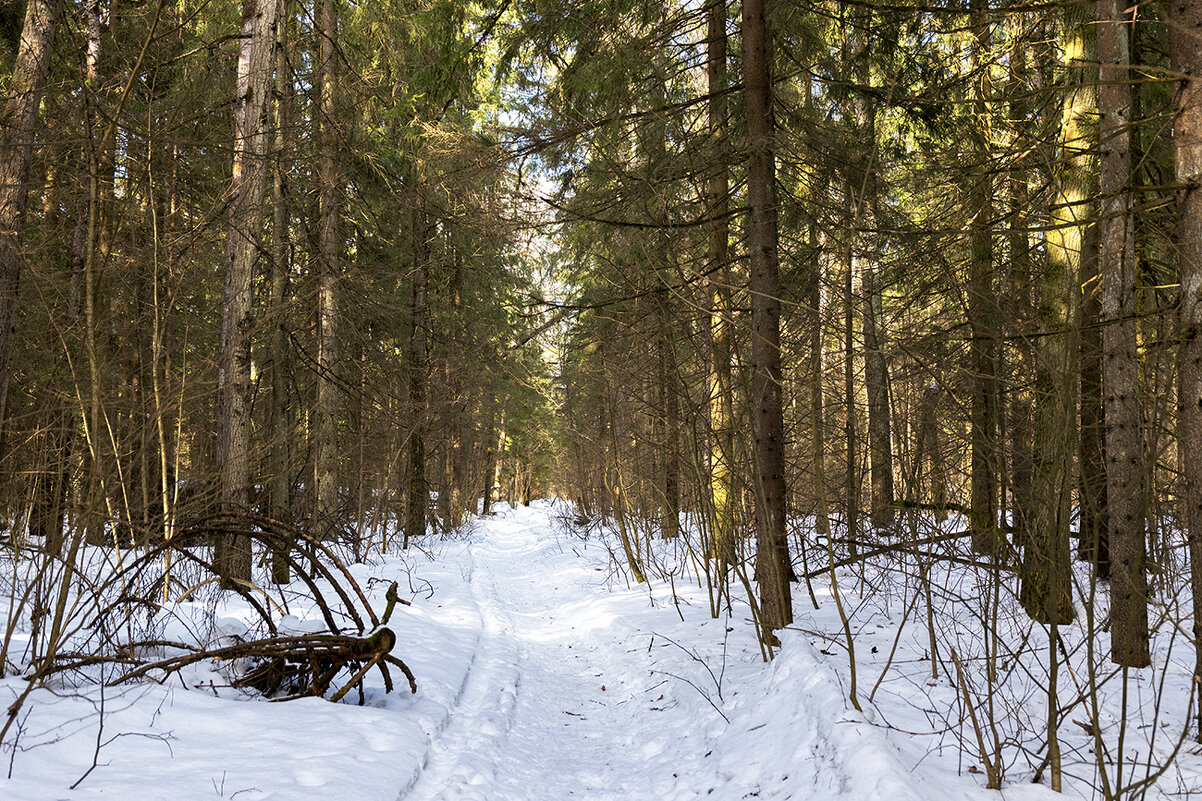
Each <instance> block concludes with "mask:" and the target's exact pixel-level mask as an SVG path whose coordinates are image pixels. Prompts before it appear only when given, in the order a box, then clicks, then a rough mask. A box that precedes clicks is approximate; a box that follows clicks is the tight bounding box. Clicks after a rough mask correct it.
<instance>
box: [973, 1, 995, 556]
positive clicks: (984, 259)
mask: <svg viewBox="0 0 1202 801" xmlns="http://www.w3.org/2000/svg"><path fill="white" fill-rule="evenodd" d="M971 16H972V31H973V40H972V66H973V81H972V105H973V114H974V116H975V118H976V124H975V126H974V130H973V133H974V138H975V140H976V141H975V142H974V148H975V150H976V153H975V155H976V158H977V160H978V163H979V164H980V171H979V172H978V173H977V174H976V175H974V176H973V179H974V181H975V184H974V187H973V191H972V200H971V203H972V215H973V216H972V222H971V223H970V226H969V228H970V233H969V239H970V242H969V245H970V254H971V255H970V261H969V271H968V272H969V274H968V323H969V329H970V330H971V332H972V340H971V343H970V346H969V350H970V356H969V361H970V363H971V365H972V371H973V381H972V385H973V388H972V402H971V404H972V405H971V410H970V416H971V418H972V479H971V481H972V492H971V501H970V508H971V510H972V514H971V516H970V520H969V526H970V528H971V531H972V549H973V551H975V552H976V553H981V554H991V553H995V552H996V551H997V548H998V545H999V542H998V531H997V495H998V492H997V485H998V472H999V471H998V460H997V455H998V447H997V430H998V425H997V347H996V341H997V340H996V331H995V323H994V319H995V314H994V312H993V307H994V304H995V303H996V293H995V291H994V288H993V225H992V220H991V218H992V217H993V177H992V165H991V163H990V158H991V155H992V154H991V150H990V141H991V132H990V128H991V126H990V121H989V116H990V113H991V112H990V107H989V97H990V95H991V94H992V90H991V85H990V80H989V59H990V38H991V37H990V30H989V29H990V24H989V10H988V7H987V6H986V2H985V0H973V2H972V15H971Z"/></svg>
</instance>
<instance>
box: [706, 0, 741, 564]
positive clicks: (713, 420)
mask: <svg viewBox="0 0 1202 801" xmlns="http://www.w3.org/2000/svg"><path fill="white" fill-rule="evenodd" d="M707 23H708V38H707V42H708V53H707V64H706V80H707V89H708V91H709V103H708V109H707V112H708V115H709V130H710V136H711V138H712V140H713V141H712V145H713V148H714V151H715V159H714V168H713V170H714V171H713V173H712V174H711V175H710V179H709V184H708V187H707V189H708V195H709V196H708V198H707V204H708V206H709V214H710V220H711V222H710V230H709V245H708V253H707V257H708V258H707V275H708V285H709V326H710V340H711V345H710V375H709V464H710V477H709V495H710V504H711V506H712V507H713V521H712V522H711V524H710V531H711V536H712V537H713V553H712V556H713V557H714V558H715V559H717V561H718V571H719V573H720V574H721V575H722V576H725V575H726V571H727V569H728V568H729V566H730V565H732V564H734V561H735V541H734V498H733V497H732V496H731V457H732V456H733V454H734V441H733V436H732V430H731V426H732V424H733V419H734V389H733V384H732V381H731V370H730V355H731V328H730V315H731V299H730V252H729V251H730V224H729V222H728V220H727V213H728V207H729V204H728V202H727V194H728V192H729V185H730V170H729V168H728V167H727V161H726V158H725V151H726V145H727V139H726V130H727V120H726V113H727V103H726V94H725V93H726V90H727V69H726V2H725V0H715V2H713V3H711V4H710V7H709V13H708V19H707Z"/></svg>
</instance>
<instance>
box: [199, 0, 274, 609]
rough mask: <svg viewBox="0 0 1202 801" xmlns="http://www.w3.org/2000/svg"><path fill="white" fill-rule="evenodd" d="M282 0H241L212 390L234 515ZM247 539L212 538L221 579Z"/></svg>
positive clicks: (223, 502) (245, 462) (246, 455)
mask: <svg viewBox="0 0 1202 801" xmlns="http://www.w3.org/2000/svg"><path fill="white" fill-rule="evenodd" d="M278 14H279V0H257V2H256V0H246V2H245V3H244V4H243V7H242V15H243V16H242V43H241V45H240V48H239V53H238V75H237V84H236V89H237V94H236V96H235V98H234V103H235V106H234V169H233V185H232V187H231V189H230V203H229V223H228V228H227V232H226V241H225V290H224V295H223V297H224V302H225V305H224V307H223V310H222V318H221V361H220V363H219V365H218V373H217V392H218V401H219V403H220V407H219V411H218V421H217V437H218V439H217V463H218V464H219V465H220V467H221V484H220V487H219V495H218V502H219V504H220V507H221V511H222V512H225V513H238V512H243V511H245V510H246V508H247V506H248V505H249V501H250V495H249V491H250V481H251V478H250V423H251V421H250V393H251V360H250V339H251V328H252V325H251V324H252V312H253V310H252V308H251V297H252V289H253V281H254V262H255V254H256V253H257V252H258V245H259V240H260V239H261V234H262V220H263V192H264V183H265V177H266V167H267V160H266V155H267V130H266V126H265V125H264V124H263V123H264V120H263V112H264V109H265V107H266V103H267V97H268V94H269V89H270V86H271V75H272V67H273V59H272V51H273V49H274V47H275V23H276V17H277V16H278ZM250 559H251V554H250V539H249V538H248V537H246V536H245V535H235V534H228V535H224V536H223V537H221V538H219V539H218V541H217V547H216V552H215V554H214V563H215V565H216V567H217V570H218V572H219V574H220V575H221V576H222V580H223V582H224V583H225V584H227V585H229V584H232V583H235V582H243V581H250V578H251V569H250V568H251V565H250Z"/></svg>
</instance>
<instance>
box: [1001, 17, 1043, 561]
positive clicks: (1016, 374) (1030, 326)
mask: <svg viewBox="0 0 1202 801" xmlns="http://www.w3.org/2000/svg"><path fill="white" fill-rule="evenodd" d="M1025 25H1026V15H1025V14H1014V15H1011V16H1010V19H1009V28H1010V30H1009V31H1008V33H1009V35H1010V38H1011V41H1013V42H1014V45H1013V47H1012V49H1011V51H1010V76H1009V91H1008V92H1007V95H1008V96H1009V97H1010V98H1011V99H1010V103H1009V106H1010V109H1009V111H1010V114H1009V116H1010V119H1011V120H1012V121H1013V122H1012V123H1011V125H1012V130H1011V132H1010V144H1011V149H1012V150H1013V149H1017V145H1018V144H1019V143H1021V142H1023V141H1024V140H1025V139H1026V138H1027V134H1028V132H1027V130H1026V128H1027V126H1028V125H1029V122H1028V117H1029V114H1030V111H1029V103H1028V102H1027V101H1026V94H1027V80H1028V75H1027V59H1026V56H1027V47H1026V44H1025V42H1023V41H1022V32H1023V31H1024V30H1025ZM1028 171H1029V164H1028V162H1027V159H1025V158H1021V157H1020V158H1018V159H1016V160H1015V161H1014V162H1013V163H1012V166H1011V169H1010V174H1009V175H1008V176H1007V179H1008V183H1009V191H1008V198H1007V202H1008V208H1007V211H1008V212H1009V215H1008V216H1009V218H1010V233H1009V235H1008V236H1007V245H1008V250H1009V256H1010V262H1009V265H1008V269H1009V274H1008V276H1007V284H1006V290H1007V291H1006V303H1007V305H1006V306H1004V308H1006V309H1007V313H1008V314H1007V316H1008V317H1009V319H1010V320H1011V321H1012V322H1011V326H1012V328H1011V329H1010V330H1012V331H1017V332H1018V333H1019V334H1020V336H1018V337H1016V338H1015V346H1014V351H1013V357H1012V361H1011V367H1010V377H1009V380H1008V382H1007V384H1006V392H1005V397H1006V398H1007V400H1008V403H1007V407H1008V408H1007V414H1006V420H1007V429H1008V435H1009V439H1008V444H1009V448H1008V450H1009V464H1008V467H1009V471H1008V472H1009V476H1010V482H1009V483H1010V503H1009V510H1010V517H1011V520H1012V521H1013V524H1014V529H1015V535H1014V539H1015V543H1016V544H1022V543H1023V542H1025V541H1026V540H1027V538H1028V534H1027V529H1028V519H1027V518H1028V514H1029V512H1030V509H1031V470H1032V466H1031V465H1032V462H1031V435H1032V431H1033V425H1032V422H1031V421H1032V415H1033V414H1034V409H1033V408H1032V404H1031V395H1030V392H1029V391H1028V390H1027V389H1026V388H1025V387H1026V386H1027V385H1028V384H1031V383H1032V379H1031V376H1032V374H1033V371H1034V364H1035V351H1034V347H1033V343H1034V340H1033V339H1032V338H1030V337H1023V336H1022V334H1024V333H1030V332H1031V331H1033V330H1034V329H1035V327H1036V322H1035V320H1034V313H1033V311H1032V303H1031V290H1032V279H1031V251H1032V245H1031V234H1030V233H1029V232H1028V230H1027V229H1028V226H1029V222H1028V220H1029V211H1028V209H1029V206H1030V201H1029V191H1028V187H1027V181H1028Z"/></svg>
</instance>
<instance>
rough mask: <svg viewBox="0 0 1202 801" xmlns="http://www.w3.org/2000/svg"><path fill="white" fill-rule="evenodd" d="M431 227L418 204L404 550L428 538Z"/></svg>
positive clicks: (414, 236) (412, 313) (414, 241)
mask: <svg viewBox="0 0 1202 801" xmlns="http://www.w3.org/2000/svg"><path fill="white" fill-rule="evenodd" d="M429 236H430V229H429V223H428V222H427V220H426V211H425V208H424V203H423V201H421V200H420V199H419V200H418V208H416V209H414V212H413V294H412V302H411V304H410V309H409V311H410V321H411V327H410V330H409V353H408V368H409V405H410V411H411V413H412V415H413V418H412V419H413V426H412V430H411V431H410V433H409V498H408V503H407V507H406V514H405V540H404V547H406V548H408V547H409V541H410V540H411V539H414V538H417V537H424V536H425V534H426V507H427V506H428V505H429V498H430V493H429V490H428V489H427V486H426V377H427V374H428V371H429V365H428V364H427V363H426V362H427V355H426V326H427V321H426V271H427V264H426V262H427V261H428V259H429V245H430V243H429Z"/></svg>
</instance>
